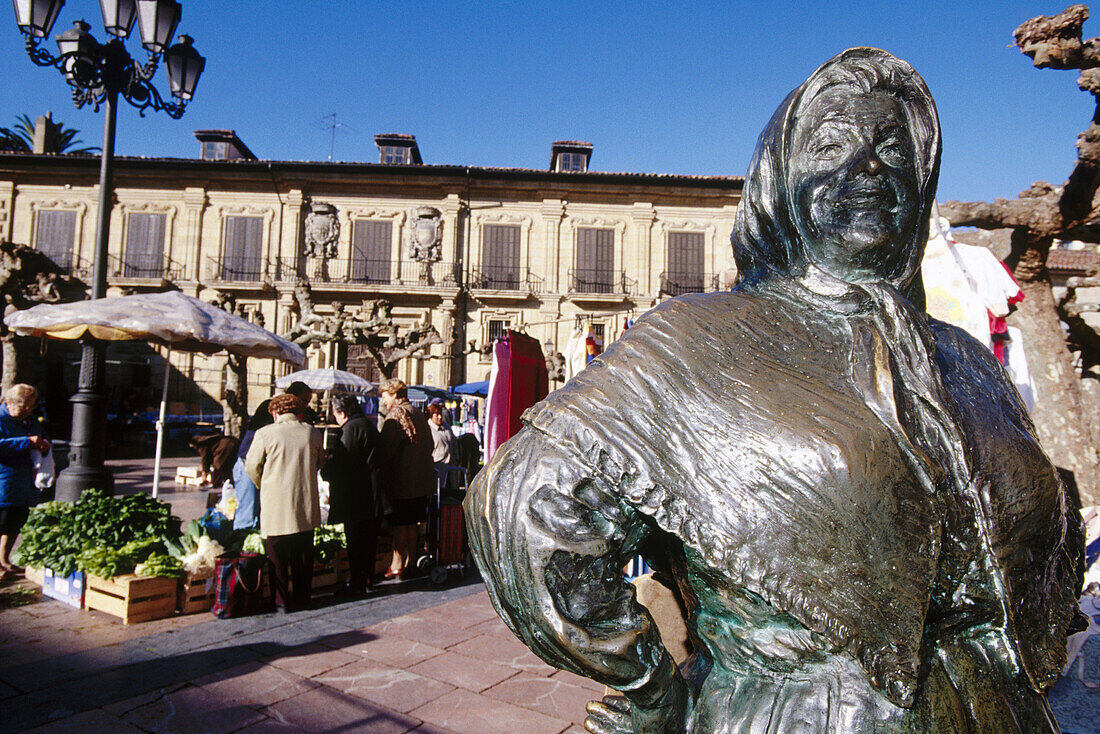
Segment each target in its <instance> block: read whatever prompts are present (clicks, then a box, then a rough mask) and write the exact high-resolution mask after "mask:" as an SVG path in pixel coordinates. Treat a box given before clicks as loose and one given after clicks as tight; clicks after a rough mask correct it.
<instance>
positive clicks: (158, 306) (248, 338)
mask: <svg viewBox="0 0 1100 734" xmlns="http://www.w3.org/2000/svg"><path fill="white" fill-rule="evenodd" d="M4 323H5V324H7V326H8V328H9V329H11V330H12V331H14V332H15V333H16V334H19V335H20V336H37V337H50V338H52V339H80V338H81V337H83V336H85V335H87V336H91V337H94V338H96V339H101V340H104V341H147V342H152V343H154V344H160V345H162V346H165V347H167V348H168V354H167V355H166V356H165V363H164V385H163V386H162V388H161V395H160V418H159V420H157V449H156V459H155V462H154V469H153V496H154V497H156V496H157V490H158V488H159V485H160V457H161V452H162V450H163V446H164V412H165V405H166V403H167V400H168V373H169V370H170V368H171V361H170V360H171V357H172V350H173V349H177V350H180V351H185V352H199V353H201V354H215V353H216V352H220V351H222V350H223V349H224V350H226V351H229V352H232V353H233V354H239V355H242V356H246V357H261V358H268V359H280V360H283V361H284V362H290V363H291V364H294V365H301V364H303V363H304V362H305V361H306V355H305V353H304V352H303V351H302V348H301V347H299V346H298V345H297V344H295V343H293V342H291V341H288V340H287V339H284V338H282V337H281V336H277V335H276V334H273V333H271V332H270V331H268V330H267V329H265V328H263V327H262V326H257V325H256V324H253V323H252V322H250V321H246V320H245V319H242V318H241V317H239V316H234V315H233V314H231V313H229V312H227V311H225V310H223V309H221V308H218V307H217V306H215V305H214V304H211V303H206V302H205V301H200V300H199V299H197V298H192V297H191V296H186V295H184V294H183V293H180V292H179V291H168V292H166V293H141V294H138V295H133V296H116V297H114V298H97V299H95V300H92V301H76V302H73V303H43V304H40V305H38V306H34V307H33V308H29V309H27V310H25V311H16V312H15V313H12V314H9V315H8V316H7V317H5V319H4Z"/></svg>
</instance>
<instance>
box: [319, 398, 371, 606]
mask: <svg viewBox="0 0 1100 734" xmlns="http://www.w3.org/2000/svg"><path fill="white" fill-rule="evenodd" d="M332 416H333V418H334V419H335V421H336V424H337V425H339V426H340V440H339V442H337V443H335V445H333V446H332V449H333V451H332V457H331V458H330V461H329V463H328V464H326V466H325V469H326V472H328V470H329V469H330V467H332V466H333V464H336V465H337V466H336V468H334V470H333V471H331V472H328V473H327V474H326V478H327V479H328V481H329V505H330V509H329V522H330V523H333V524H335V523H343V524H344V537H345V538H346V539H347V545H348V570H349V572H350V577H351V578H350V580H349V581H348V583H347V586H346V587H344V588H343V589H341V590H338V591H337V594H340V595H346V596H353V597H354V596H362V595H363V594H365V593H366V592H367V591H368V589H369V588H370V586H371V584H372V583H373V580H374V579H373V577H374V564H375V557H376V555H377V553H378V529H379V525H380V523H381V521H382V517H383V516H384V514H385V507H383V502H382V497H381V494H380V492H379V489H380V487H379V486H378V485H379V483H378V481H377V477H376V474H377V472H376V467H375V463H376V461H377V456H376V454H377V453H378V448H379V445H380V442H381V439H380V436H379V434H378V429H377V428H375V427H374V424H373V423H371V422H370V421H369V420H368V419H367V417H366V416H365V415H363V408H362V407H361V406H360V405H359V400H358V399H357V398H356V397H354V396H352V395H343V396H340V397H338V398H336V399H334V400H333V403H332Z"/></svg>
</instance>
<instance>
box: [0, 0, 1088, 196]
mask: <svg viewBox="0 0 1100 734" xmlns="http://www.w3.org/2000/svg"><path fill="white" fill-rule="evenodd" d="M182 2H183V21H182V23H181V24H180V30H181V32H186V33H188V34H190V35H191V36H193V37H194V38H195V46H196V48H198V49H199V51H200V52H201V53H203V55H205V56H206V57H207V67H206V72H205V74H204V76H203V78H202V79H201V80H200V82H199V88H198V92H197V94H196V96H195V99H194V101H193V102H192V104H191V106H190V107H189V109H188V111H187V113H186V114H185V115H184V116H183V118H182V119H181V120H178V121H176V120H171V119H170V118H168V117H167V116H166V115H164V114H163V113H149V114H148V116H147V117H146V118H145V119H141V118H139V117H138V115H137V114H136V111H135V110H133V109H132V108H129V107H127V106H123V107H122V108H121V109H120V114H119V127H118V133H119V134H118V143H117V152H118V153H119V154H122V155H143V156H178V157H194V156H196V155H197V154H198V143H197V142H196V141H195V139H194V137H193V136H192V131H194V130H196V129H201V128H232V129H235V130H236V131H237V133H238V134H239V135H240V136H241V138H242V139H243V140H244V141H245V143H246V144H247V145H248V146H249V147H250V148H251V149H252V150H253V151H254V152H255V153H256V154H257V155H258V156H259V157H260V158H265V159H273V160H324V159H325V158H327V157H328V155H329V147H330V142H331V134H330V132H329V131H327V130H326V129H325V128H326V120H325V119H324V118H325V116H326V115H329V114H331V113H336V122H337V123H338V124H339V127H338V128H337V132H336V137H335V148H334V150H335V153H334V159H336V160H344V161H373V160H377V152H376V149H375V147H374V144H373V135H374V134H375V133H379V132H403V133H412V134H415V135H416V137H417V141H418V143H419V145H420V150H421V152H422V154H423V156H424V160H425V162H426V163H440V164H459V165H485V166H515V167H524V168H545V167H547V166H548V165H549V158H550V143H551V142H552V141H554V140H559V139H581V140H587V141H590V142H591V143H593V144H594V145H595V152H594V154H593V159H592V168H593V169H594V170H602V171H641V172H660V173H675V174H735V175H743V174H744V173H745V169H746V167H747V166H748V162H749V158H750V156H751V153H752V149H753V146H754V144H755V140H756V136H757V135H758V134H759V132H760V129H761V128H762V127H763V125H764V123H765V122H766V121H767V119H768V117H769V116H770V115H771V113H772V112H773V111H774V109H775V107H776V106H777V105H778V104H779V102H780V101H781V100H782V99H783V97H784V96H785V95H786V93H787V92H788V91H789V90H790V89H792V88H793V87H795V86H797V85H798V84H799V83H800V82H801V81H802V80H803V79H805V77H806V76H807V75H808V74H809V73H810V72H811V71H813V70H814V69H815V68H816V67H817V66H818V65H819V64H821V63H822V62H824V61H825V60H826V59H828V58H829V57H830V56H832V55H833V54H835V53H837V52H839V51H841V50H843V49H845V48H847V47H849V46H858V45H868V46H878V47H880V48H884V49H886V50H888V51H890V52H892V53H894V54H895V55H897V56H900V57H901V58H904V59H906V60H908V61H909V62H910V63H912V64H913V66H914V67H915V68H916V69H917V71H919V72H920V73H921V74H922V75H923V76H924V78H925V79H926V80H927V82H928V85H929V87H930V88H931V89H932V93H933V95H934V96H935V98H936V101H937V104H938V106H939V111H940V117H941V121H942V125H943V139H944V160H943V169H942V175H941V179H940V199H941V200H946V199H991V198H993V197H995V196H1002V197H1013V196H1015V195H1016V194H1017V193H1018V192H1019V191H1020V190H1022V189H1024V188H1026V187H1027V186H1028V185H1029V184H1030V183H1031V182H1032V181H1034V180H1037V179H1044V180H1048V181H1051V182H1054V183H1060V182H1062V181H1063V180H1064V179H1065V178H1066V176H1067V175H1068V174H1069V171H1070V166H1071V165H1072V163H1073V161H1074V158H1075V155H1076V154H1075V150H1074V143H1075V140H1076V135H1077V133H1078V132H1080V131H1081V130H1083V129H1084V128H1085V127H1086V125H1087V124H1088V122H1089V119H1090V117H1091V116H1092V112H1093V108H1094V104H1093V100H1092V98H1091V97H1090V96H1089V95H1086V94H1085V93H1083V92H1080V91H1078V89H1077V86H1076V78H1077V75H1076V72H1065V71H1051V70H1039V69H1035V68H1034V67H1032V65H1031V60H1030V59H1028V58H1027V57H1025V56H1024V55H1023V54H1021V53H1020V52H1019V51H1017V50H1016V49H1015V48H1014V47H1011V44H1012V31H1013V29H1014V28H1015V27H1016V26H1017V25H1019V24H1020V23H1021V22H1023V21H1024V20H1026V19H1028V18H1030V17H1032V16H1035V15H1039V14H1047V15H1050V14H1054V13H1057V12H1059V11H1061V10H1062V9H1063V8H1064V7H1065V5H1063V4H1059V3H1047V2H1003V1H1002V2H967V1H966V0H951V1H950V2H940V1H939V0H935V1H931V2H904V3H903V2H896V3H895V2H850V1H846V0H831V1H830V0H813V1H807V2H776V1H771V2H768V1H759V2H758V1H756V0H752V1H749V0H743V1H737V2H733V1H731V2H721V3H719V2H684V3H670V2H667V1H665V2H644V1H641V0H639V1H637V2H622V1H621V0H620V1H619V2H597V1H593V2H568V1H562V2H556V3H552V4H551V3H546V4H544V3H539V2H523V3H496V2H460V1H457V0H455V1H452V2H446V3H444V2H372V1H367V0H363V1H361V2H360V1H355V0H332V1H331V2H327V3H305V2H297V3H290V2H286V3H282V2H279V3H277V2H257V1H255V0H236V1H234V2H213V1H212V0H182ZM1097 12H1100V9H1097ZM79 17H86V18H87V20H88V21H89V22H90V23H91V24H92V27H93V33H94V34H95V35H96V36H97V37H99V38H101V39H102V38H103V35H104V34H103V30H102V20H101V18H100V14H99V4H98V3H97V2H96V1H95V0H69V1H68V3H67V6H66V7H65V8H64V9H63V10H62V14H61V16H60V18H59V20H58V24H57V26H56V27H55V29H54V33H55V35H56V34H57V33H59V32H61V31H62V30H65V29H66V28H68V27H71V24H72V21H73V20H75V19H77V18H79ZM1090 33H1091V34H1100V23H1097V24H1096V26H1095V27H1093V25H1092V22H1091V21H1090V22H1089V23H1086V25H1085V35H1086V37H1087V36H1089V35H1090ZM135 34H136V28H135ZM129 43H130V47H131V50H132V53H135V54H136V53H137V52H139V51H140V45H139V44H138V43H137V40H136V39H133V40H131V41H130V42H129ZM50 48H51V50H55V49H56V45H54V44H53V42H52V40H51V41H50ZM142 53H143V52H142ZM0 55H2V58H3V59H4V61H3V63H2V64H0V125H11V124H12V123H13V122H14V118H15V116H16V115H17V114H20V113H24V112H26V113H28V114H31V116H32V117H33V116H35V115H37V114H40V113H42V112H44V111H46V110H52V111H53V113H54V117H55V119H60V120H61V121H63V122H64V123H66V124H67V125H70V126H72V127H76V128H78V129H79V130H81V132H82V138H83V140H84V141H85V142H87V143H90V144H94V145H98V144H99V143H100V138H101V134H102V133H101V126H102V122H101V115H97V114H94V113H91V112H89V111H87V110H82V111H77V110H76V109H75V108H74V107H73V105H72V103H71V101H70V98H69V93H68V89H67V87H66V85H65V83H64V81H63V79H62V78H61V76H60V74H58V73H57V72H56V71H54V70H52V69H42V68H39V67H36V66H34V65H33V64H32V63H31V62H30V60H29V59H28V58H27V57H26V55H25V53H24V51H23V47H22V40H21V38H20V36H19V33H18V31H17V29H16V27H15V22H14V18H13V15H12V11H11V10H10V8H9V7H3V8H0ZM157 80H158V82H159V85H160V88H161V89H162V91H164V92H165V93H166V92H167V81H166V79H165V77H164V72H163V71H160V72H158V76H157ZM330 119H331V118H330Z"/></svg>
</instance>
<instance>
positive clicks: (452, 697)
mask: <svg viewBox="0 0 1100 734" xmlns="http://www.w3.org/2000/svg"><path fill="white" fill-rule="evenodd" d="M412 715H413V716H416V717H417V718H419V719H422V720H423V721H424V722H425V723H429V724H434V725H436V726H439V727H442V728H443V729H445V730H447V731H451V732H456V734H486V732H522V733H523V734H560V732H563V731H565V729H567V728H569V722H568V721H564V720H562V719H554V718H551V717H549V716H546V715H544V714H540V713H538V712H536V711H532V710H531V709H528V708H524V707H522V706H514V705H512V704H509V703H504V702H503V701H497V700H495V699H492V698H488V697H486V696H479V695H477V694H476V693H473V692H471V691H465V690H462V689H461V688H458V689H455V690H454V691H452V692H451V693H449V694H447V695H446V696H442V697H440V698H437V699H436V700H434V701H432V702H431V703H429V704H426V705H425V706H421V707H420V708H418V709H415V710H414V711H413V712H412Z"/></svg>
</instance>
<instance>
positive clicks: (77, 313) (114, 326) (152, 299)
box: [4, 291, 306, 365]
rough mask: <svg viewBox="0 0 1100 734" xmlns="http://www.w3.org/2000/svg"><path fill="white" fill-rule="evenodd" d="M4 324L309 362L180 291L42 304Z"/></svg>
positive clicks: (54, 334)
mask: <svg viewBox="0 0 1100 734" xmlns="http://www.w3.org/2000/svg"><path fill="white" fill-rule="evenodd" d="M4 323H5V324H7V326H8V328H9V329H11V330H12V331H14V332H15V333H16V334H19V335H20V336H39V337H41V336H47V337H50V338H53V339H79V338H81V337H83V336H85V335H88V336H92V337H95V338H96V339H103V340H107V341H149V342H154V343H156V344H162V345H164V346H167V347H171V348H172V349H177V350H180V351H185V352H200V353H202V354H214V353H215V352H220V351H221V350H223V349H225V350H227V351H230V352H232V353H234V354H241V355H244V356H248V357H267V358H270V359H281V360H283V361H284V362H290V363H291V364H294V365H300V364H303V363H304V362H305V361H306V355H305V353H304V352H303V351H302V348H301V347H299V346H298V345H297V344H295V343H294V342H291V341H289V340H287V339H284V338H282V337H281V336H277V335H275V334H272V333H271V332H270V331H268V330H267V329H265V328H263V327H262V326H258V325H256V324H253V323H251V322H249V321H246V320H245V319H242V318H241V317H239V316H234V315H233V314H231V313H229V312H227V311H224V310H222V309H221V308H219V307H217V306H215V305H214V304H212V303H206V302H205V301H200V300H199V299H197V298H192V297H191V296H187V295H184V294H183V293H180V292H179V291H168V292H166V293H140V294H137V295H133V296H116V297H114V298H97V299H96V300H94V301H77V302H75V303H57V304H48V303H44V304H40V305H38V306H35V307H33V308H29V309H27V310H25V311H16V312H15V313H13V314H9V315H8V316H7V317H6V318H5V319H4Z"/></svg>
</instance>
